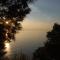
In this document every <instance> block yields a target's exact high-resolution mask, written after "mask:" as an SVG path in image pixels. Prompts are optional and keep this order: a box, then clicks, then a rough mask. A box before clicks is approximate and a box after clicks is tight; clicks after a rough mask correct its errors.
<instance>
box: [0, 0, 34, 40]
mask: <svg viewBox="0 0 60 60" xmlns="http://www.w3.org/2000/svg"><path fill="white" fill-rule="evenodd" d="M31 2H33V0H0V31H1V33H0V38H1V40H2V39H4V40H9V39H15V38H14V35H15V33H16V32H17V30H21V28H22V27H21V23H20V21H23V19H24V17H26V15H27V14H29V13H30V11H31V9H30V8H29V5H28V4H29V3H31ZM2 31H4V32H2Z"/></svg>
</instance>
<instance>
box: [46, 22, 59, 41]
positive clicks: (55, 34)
mask: <svg viewBox="0 0 60 60" xmlns="http://www.w3.org/2000/svg"><path fill="white" fill-rule="evenodd" d="M47 37H48V39H49V40H52V41H56V42H60V25H59V24H57V23H55V24H54V26H53V29H52V31H50V32H48V34H47Z"/></svg>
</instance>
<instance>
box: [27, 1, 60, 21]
mask: <svg viewBox="0 0 60 60" xmlns="http://www.w3.org/2000/svg"><path fill="white" fill-rule="evenodd" d="M30 8H31V10H32V11H31V13H30V14H29V15H28V18H29V19H30V20H39V21H59V20H60V0H37V1H36V2H34V4H31V5H30Z"/></svg>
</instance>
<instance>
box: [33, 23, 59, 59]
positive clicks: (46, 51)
mask: <svg viewBox="0 0 60 60" xmlns="http://www.w3.org/2000/svg"><path fill="white" fill-rule="evenodd" d="M47 38H48V40H47V42H46V43H45V46H44V47H39V48H38V49H37V50H36V51H35V52H34V53H33V60H60V25H59V24H57V23H55V24H54V26H53V29H52V30H51V31H50V32H48V33H47Z"/></svg>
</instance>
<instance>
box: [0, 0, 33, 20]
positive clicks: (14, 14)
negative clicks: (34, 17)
mask: <svg viewBox="0 0 60 60" xmlns="http://www.w3.org/2000/svg"><path fill="white" fill-rule="evenodd" d="M32 1H33V0H0V17H1V18H3V17H5V18H10V19H13V18H18V19H19V20H23V18H24V17H25V16H26V14H28V13H29V12H30V8H29V6H28V4H29V3H30V2H32Z"/></svg>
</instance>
